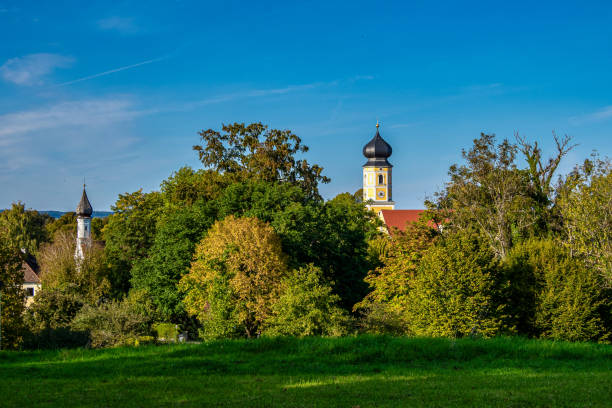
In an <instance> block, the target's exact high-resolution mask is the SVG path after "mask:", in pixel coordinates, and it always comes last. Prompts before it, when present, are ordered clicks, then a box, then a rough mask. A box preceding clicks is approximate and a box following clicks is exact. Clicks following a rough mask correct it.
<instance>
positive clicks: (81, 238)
mask: <svg viewBox="0 0 612 408" xmlns="http://www.w3.org/2000/svg"><path fill="white" fill-rule="evenodd" d="M91 214H93V209H92V208H91V204H90V203H89V199H88V198H87V193H86V192H85V184H83V195H82V196H81V201H80V202H79V205H77V208H76V216H77V246H76V252H75V254H74V257H75V259H76V260H77V261H81V260H83V259H84V258H85V248H89V247H90V246H91Z"/></svg>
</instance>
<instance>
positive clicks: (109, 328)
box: [71, 297, 152, 347]
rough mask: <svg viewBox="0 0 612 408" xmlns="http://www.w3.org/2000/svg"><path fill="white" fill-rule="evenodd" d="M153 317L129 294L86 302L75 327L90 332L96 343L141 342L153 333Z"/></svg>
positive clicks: (98, 345) (111, 344)
mask: <svg viewBox="0 0 612 408" xmlns="http://www.w3.org/2000/svg"><path fill="white" fill-rule="evenodd" d="M151 318H152V316H151V315H150V314H147V313H145V312H144V311H143V309H142V308H141V307H139V305H137V304H136V303H135V302H134V301H133V299H130V298H129V297H128V298H126V299H124V300H123V301H116V300H113V301H110V302H105V303H101V304H100V305H97V306H91V305H85V306H83V308H82V309H81V311H80V312H79V313H78V314H77V315H76V317H75V318H74V320H73V321H72V325H71V327H72V329H74V330H77V331H86V332H89V336H90V340H91V346H92V347H113V346H121V345H137V344H138V343H140V342H141V341H143V340H146V339H147V338H148V337H149V335H150V332H151Z"/></svg>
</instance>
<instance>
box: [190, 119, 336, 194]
mask: <svg viewBox="0 0 612 408" xmlns="http://www.w3.org/2000/svg"><path fill="white" fill-rule="evenodd" d="M199 134H200V138H201V141H202V143H203V144H202V145H195V146H193V149H194V150H195V151H197V152H198V156H199V158H200V161H201V162H202V164H204V166H205V167H207V168H211V169H213V170H216V171H218V172H219V173H222V174H228V175H230V176H232V177H233V178H234V179H235V180H245V179H255V180H262V181H281V182H289V183H292V184H295V185H298V186H300V187H301V188H302V189H303V190H304V192H306V194H307V195H308V196H309V197H316V198H320V195H319V190H318V183H319V182H322V183H328V182H329V181H330V179H329V178H327V177H325V176H323V175H322V174H321V173H322V171H323V168H322V167H320V166H318V165H316V164H314V165H311V164H309V163H308V162H307V161H306V160H305V159H302V158H297V157H296V156H297V155H299V154H303V153H306V152H307V151H308V146H305V145H303V144H302V140H301V139H300V138H299V137H298V136H296V135H295V134H293V133H292V132H291V131H290V130H278V129H268V127H267V126H265V125H263V124H261V123H251V124H249V125H245V124H244V123H233V124H230V125H223V126H222V129H221V132H219V131H216V130H213V129H208V130H203V131H201V132H200V133H199Z"/></svg>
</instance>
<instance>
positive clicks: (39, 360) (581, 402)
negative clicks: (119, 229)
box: [0, 336, 612, 408]
mask: <svg viewBox="0 0 612 408" xmlns="http://www.w3.org/2000/svg"><path fill="white" fill-rule="evenodd" d="M611 405H612V346H609V345H602V344H593V343H567V342H552V341H540V340H526V339H522V338H496V339H491V340H476V339H460V340H456V341H455V340H448V339H427V338H394V337H376V336H357V337H345V338H304V339H295V338H275V339H269V338H262V339H257V340H224V341H213V342H207V343H202V344H172V345H147V346H140V347H133V348H115V349H101V350H89V349H70V350H68V349H66V350H54V351H33V352H6V351H5V352H0V406H2V407H24V406H31V407H157V406H161V407H175V406H176V407H202V406H204V407H207V406H210V407H348V408H351V407H360V408H365V407H406V406H415V407H422V406H423V407H474V406H482V407H610V406H611Z"/></svg>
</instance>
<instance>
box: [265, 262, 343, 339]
mask: <svg viewBox="0 0 612 408" xmlns="http://www.w3.org/2000/svg"><path fill="white" fill-rule="evenodd" d="M283 283H284V287H283V293H282V295H281V296H280V298H279V299H278V302H276V303H274V305H273V306H272V315H271V316H270V318H269V319H268V320H266V321H265V323H264V325H265V329H264V334H266V335H270V336H279V335H280V336H298V337H302V336H341V335H343V334H346V333H347V332H348V330H349V323H350V320H349V316H348V314H347V313H346V312H345V311H344V310H342V309H341V308H340V307H338V301H339V300H340V297H339V296H338V295H334V294H333V293H332V288H331V286H330V285H329V284H327V283H326V282H325V280H324V278H323V273H322V272H321V269H319V268H317V267H315V266H313V265H308V266H306V267H303V268H300V269H298V270H295V271H293V272H291V273H290V274H289V276H287V278H285V279H284V282H283Z"/></svg>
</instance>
